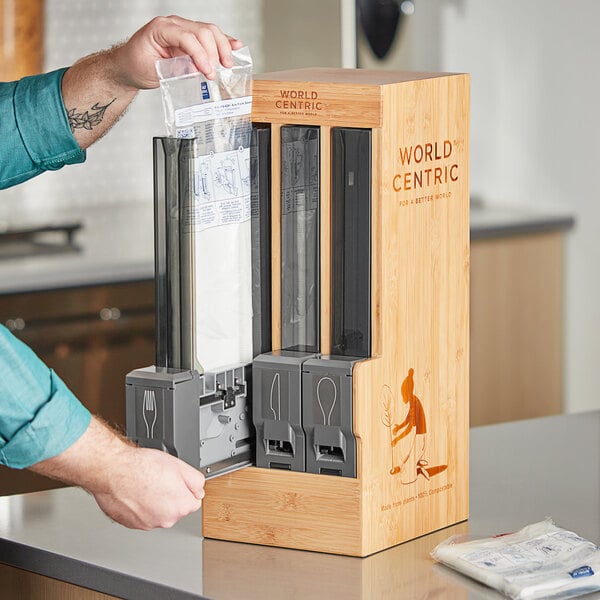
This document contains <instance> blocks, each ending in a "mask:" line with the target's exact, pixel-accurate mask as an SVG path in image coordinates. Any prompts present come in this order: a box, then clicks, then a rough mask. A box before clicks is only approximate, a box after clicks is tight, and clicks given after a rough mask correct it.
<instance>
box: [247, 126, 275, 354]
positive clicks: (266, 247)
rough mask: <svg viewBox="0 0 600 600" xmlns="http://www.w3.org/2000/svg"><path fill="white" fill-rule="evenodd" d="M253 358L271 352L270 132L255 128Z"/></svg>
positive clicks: (252, 151)
mask: <svg viewBox="0 0 600 600" xmlns="http://www.w3.org/2000/svg"><path fill="white" fill-rule="evenodd" d="M250 210H251V228H252V248H251V251H252V314H253V319H252V348H253V351H252V354H253V356H257V355H258V354H262V353H264V352H268V351H269V350H270V349H271V128H270V127H268V126H267V125H257V124H255V125H254V126H253V128H252V138H251V144H250Z"/></svg>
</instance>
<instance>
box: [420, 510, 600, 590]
mask: <svg viewBox="0 0 600 600" xmlns="http://www.w3.org/2000/svg"><path fill="white" fill-rule="evenodd" d="M431 556H432V558H433V559H434V560H436V561H438V562H440V563H442V564H444V565H447V566H449V567H451V568H453V569H455V570H456V571H459V572H460V573H463V574H464V575H467V576H469V577H471V578H473V579H475V580H477V581H480V582H481V583H484V584H485V585H487V586H489V587H492V588H495V589H497V590H499V591H500V592H502V593H504V594H506V595H507V596H509V597H511V598H513V599H514V600H536V599H541V598H575V597H576V596H581V595H583V594H589V593H591V592H595V591H598V590H600V548H598V546H596V544H594V543H592V542H590V541H589V540H586V539H584V538H582V537H580V536H578V535H577V534H576V533H573V532H572V531H567V530H565V529H561V528H560V527H557V526H556V525H555V524H554V523H553V522H552V520H550V519H547V520H545V521H541V522H539V523H534V524H532V525H528V526H527V527H524V528H523V529H521V530H519V531H517V532H515V533H510V534H505V535H499V536H496V537H490V538H482V539H470V538H468V536H453V537H451V538H449V539H448V540H446V541H444V542H442V543H441V544H439V545H438V546H436V547H435V548H434V549H433V551H432V552H431Z"/></svg>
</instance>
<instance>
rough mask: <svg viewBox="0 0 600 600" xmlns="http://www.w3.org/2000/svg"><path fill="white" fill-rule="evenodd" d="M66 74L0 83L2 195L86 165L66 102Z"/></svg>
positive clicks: (58, 73) (38, 76) (0, 186)
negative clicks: (47, 174)
mask: <svg viewBox="0 0 600 600" xmlns="http://www.w3.org/2000/svg"><path fill="white" fill-rule="evenodd" d="M65 71H66V69H59V70H57V71H52V72H51V73H44V74H42V75H33V76H31V77H24V78H23V79H21V80H19V81H12V82H7V83H0V189H4V188H8V187H11V186H13V185H16V184H18V183H22V182H23V181H26V180H27V179H30V178H31V177H34V176H35V175H39V174H40V173H42V172H43V171H49V170H56V169H60V168H61V167H63V166H64V165H69V164H74V163H80V162H83V161H84V160H85V157H86V154H85V150H82V149H81V148H80V147H79V144H78V143H77V140H76V139H75V137H74V136H73V133H72V132H71V128H70V127H69V120H68V118H67V113H66V110H65V106H64V104H63V100H62V93H61V83H62V77H63V75H64V72H65Z"/></svg>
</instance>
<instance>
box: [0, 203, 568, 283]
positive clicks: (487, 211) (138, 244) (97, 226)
mask: <svg viewBox="0 0 600 600" xmlns="http://www.w3.org/2000/svg"><path fill="white" fill-rule="evenodd" d="M2 221H4V222H5V223H6V224H8V225H10V226H11V227H13V226H17V225H30V224H38V225H39V224H41V223H44V224H47V223H64V222H68V223H73V222H81V223H82V225H83V227H82V228H81V229H80V230H79V231H77V232H76V233H75V237H74V241H75V245H76V246H77V247H78V248H79V249H78V250H74V249H70V250H69V251H65V252H62V253H51V254H48V255H39V256H31V257H20V258H15V259H7V258H0V294H8V293H13V292H28V291H36V290H48V289H60V288H68V287H75V286H82V285H101V284H105V283H119V282H125V281H140V280H144V279H152V278H153V277H154V258H153V252H154V242H153V239H154V227H153V209H152V202H151V201H148V203H141V202H137V203H131V204H117V205H114V206H111V207H89V208H76V209H70V210H60V211H48V212H47V213H46V214H40V213H39V212H36V214H35V215H28V214H23V215H19V214H13V215H10V216H8V215H6V214H5V213H0V233H1V229H2V227H1V225H2V223H1V222H2ZM572 225H573V218H572V217H571V216H570V215H567V214H564V213H556V212H552V211H539V210H519V209H514V208H500V207H491V206H490V207H485V206H483V207H481V206H475V207H473V208H472V209H471V238H472V239H480V238H486V237H496V236H501V235H512V234H518V233H520V234H523V233H529V232H531V233H536V232H540V231H551V230H560V229H568V228H570V227H571V226H572Z"/></svg>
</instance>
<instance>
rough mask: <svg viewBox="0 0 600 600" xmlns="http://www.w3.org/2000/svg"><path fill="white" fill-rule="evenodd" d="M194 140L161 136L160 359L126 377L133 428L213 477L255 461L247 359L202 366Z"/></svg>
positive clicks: (137, 436) (157, 195) (157, 167)
mask: <svg viewBox="0 0 600 600" xmlns="http://www.w3.org/2000/svg"><path fill="white" fill-rule="evenodd" d="M195 156H196V142H195V140H180V139H175V138H155V140H154V200H155V236H154V237H155V242H154V243H155V280H156V364H155V365H154V366H152V367H148V368H145V369H137V370H135V371H132V372H131V373H129V374H128V375H127V378H126V408H127V435H128V436H129V437H130V438H131V439H132V440H133V441H135V442H137V443H138V444H139V445H140V446H143V447H147V448H157V449H160V450H165V451H167V452H169V453H170V454H173V455H174V456H178V457H179V458H181V459H182V460H185V461H186V462H187V463H189V464H190V465H192V466H194V467H196V468H197V469H199V470H200V471H202V472H203V473H204V475H205V476H207V477H212V476H215V475H220V474H222V473H227V472H229V471H233V470H235V469H239V468H241V467H243V466H246V465H249V464H251V463H252V450H253V437H254V434H253V430H252V423H251V415H250V412H249V400H248V383H247V377H248V375H249V366H248V365H239V366H237V367H234V368H231V369H226V370H223V371H219V372H201V367H200V366H199V365H195V364H193V362H194V342H193V338H192V335H193V334H192V331H193V321H192V306H193V301H192V296H193V293H192V248H193V231H191V228H190V227H189V226H187V224H186V217H187V215H188V214H189V211H190V209H191V205H192V202H193V197H194V196H193V161H194V159H195Z"/></svg>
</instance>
